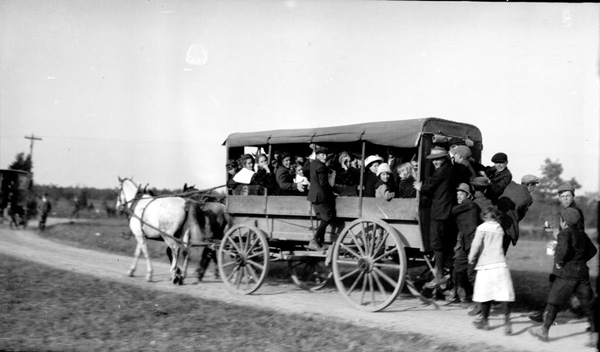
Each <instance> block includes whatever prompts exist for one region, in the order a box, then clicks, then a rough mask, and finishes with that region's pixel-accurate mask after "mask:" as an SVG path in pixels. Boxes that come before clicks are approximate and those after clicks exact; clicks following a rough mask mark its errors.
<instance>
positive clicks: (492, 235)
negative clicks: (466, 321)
mask: <svg viewBox="0 0 600 352" xmlns="http://www.w3.org/2000/svg"><path fill="white" fill-rule="evenodd" d="M500 214H501V213H500V211H499V210H498V209H497V208H496V207H488V208H486V209H484V210H483V213H482V215H483V221H484V223H483V224H481V225H479V226H478V227H477V231H476V232H475V238H474V239H473V243H472V244H471V250H470V252H469V263H470V264H475V263H477V265H476V266H475V270H476V271H477V276H476V277H475V287H474V289H473V301H475V302H479V303H480V304H481V314H482V317H481V320H478V321H475V322H473V324H474V325H475V327H476V328H477V329H481V330H489V329H490V328H489V325H488V317H489V315H490V308H491V306H492V301H496V302H502V308H503V310H504V321H505V325H504V333H505V334H506V335H510V334H512V327H511V323H510V308H509V304H508V302H514V301H515V290H514V288H513V283H512V279H511V277H510V270H509V268H508V265H507V264H506V258H505V257H504V249H503V248H502V240H503V238H504V230H502V227H501V226H500V223H499V218H500Z"/></svg>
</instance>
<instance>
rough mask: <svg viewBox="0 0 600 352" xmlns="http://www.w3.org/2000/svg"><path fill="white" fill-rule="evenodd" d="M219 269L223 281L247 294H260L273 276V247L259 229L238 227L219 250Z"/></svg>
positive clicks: (227, 235) (231, 230)
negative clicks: (270, 253) (268, 276)
mask: <svg viewBox="0 0 600 352" xmlns="http://www.w3.org/2000/svg"><path fill="white" fill-rule="evenodd" d="M217 255H218V257H217V261H218V266H219V274H220V275H221V280H223V282H224V283H225V284H226V285H227V286H228V287H229V288H231V289H234V290H236V291H238V292H240V293H243V294H251V293H252V292H254V291H256V290H258V289H259V288H260V286H261V285H262V284H263V282H264V281H265V278H266V277H267V273H268V272H269V259H270V258H269V245H268V242H267V237H266V236H265V234H264V233H263V232H262V231H261V230H259V229H258V228H256V227H252V226H246V225H236V226H234V227H233V228H231V229H230V230H229V231H227V233H226V234H225V236H223V239H222V240H221V245H220V246H219V252H218V254H217Z"/></svg>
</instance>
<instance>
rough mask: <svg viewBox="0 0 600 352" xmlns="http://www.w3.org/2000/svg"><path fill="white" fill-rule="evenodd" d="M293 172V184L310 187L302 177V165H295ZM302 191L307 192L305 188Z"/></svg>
mask: <svg viewBox="0 0 600 352" xmlns="http://www.w3.org/2000/svg"><path fill="white" fill-rule="evenodd" d="M294 171H295V174H296V176H295V177H294V183H297V184H299V185H303V186H308V185H310V182H308V179H307V178H306V176H304V169H302V165H301V164H296V166H294ZM304 191H305V192H306V191H307V187H305V188H304Z"/></svg>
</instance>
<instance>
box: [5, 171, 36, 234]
mask: <svg viewBox="0 0 600 352" xmlns="http://www.w3.org/2000/svg"><path fill="white" fill-rule="evenodd" d="M32 178H33V175H32V174H31V173H30V172H27V171H22V170H11V169H0V215H1V216H2V217H4V213H5V210H6V213H8V214H9V217H15V218H17V217H18V218H19V220H18V222H19V225H23V226H26V225H27V220H28V217H29V216H28V202H29V201H30V200H31V199H30V197H31V196H32V195H31V187H32ZM8 208H10V209H8Z"/></svg>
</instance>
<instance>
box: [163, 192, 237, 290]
mask: <svg viewBox="0 0 600 352" xmlns="http://www.w3.org/2000/svg"><path fill="white" fill-rule="evenodd" d="M182 192H183V193H182V196H183V197H186V198H187V199H190V201H192V202H194V203H195V204H196V206H197V207H199V210H200V211H196V213H202V214H204V217H203V218H199V219H198V223H199V224H200V226H201V227H202V232H203V233H204V234H205V235H206V236H207V237H208V238H210V239H211V240H220V239H222V238H223V235H224V233H225V232H226V231H227V229H228V228H229V227H230V226H231V218H230V216H229V214H228V213H227V212H226V211H225V205H224V204H223V203H221V202H219V201H218V199H217V198H215V197H213V196H211V195H207V194H205V193H204V192H200V191H198V190H197V189H196V187H194V186H188V185H187V183H186V184H184V185H183V189H182ZM190 242H191V244H192V245H193V244H194V242H197V240H194V239H190ZM167 255H168V256H169V258H170V253H169V251H168V249H167ZM188 260H189V255H188V253H187V252H186V254H185V255H184V276H185V271H186V269H187V263H188ZM211 261H213V262H214V263H215V265H217V264H218V263H217V256H216V251H215V246H213V245H208V246H204V248H203V249H202V254H201V257H200V263H199V265H198V269H196V277H197V278H198V281H202V279H203V278H204V274H205V273H206V269H207V268H208V265H209V264H210V262H211ZM215 275H217V276H218V275H219V274H218V270H216V271H215Z"/></svg>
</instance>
